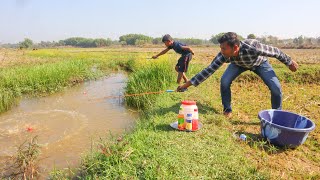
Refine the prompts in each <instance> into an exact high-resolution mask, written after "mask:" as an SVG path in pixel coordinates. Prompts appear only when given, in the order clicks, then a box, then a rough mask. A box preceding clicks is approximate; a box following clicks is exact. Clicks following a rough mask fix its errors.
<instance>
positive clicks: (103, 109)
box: [0, 74, 137, 172]
mask: <svg viewBox="0 0 320 180" xmlns="http://www.w3.org/2000/svg"><path fill="white" fill-rule="evenodd" d="M125 81H126V76H125V75H123V74H113V75H111V76H108V77H106V78H103V79H101V80H97V81H90V82H86V83H84V84H81V85H78V86H76V87H73V88H70V89H68V90H66V91H64V92H61V93H57V94H54V95H51V96H48V97H42V98H32V99H23V100H22V101H21V103H20V104H19V105H18V106H17V107H15V108H13V109H12V110H10V111H8V112H6V113H4V114H2V115H0V158H1V156H2V157H8V156H12V155H14V154H15V153H16V151H17V147H18V146H19V145H20V144H21V143H22V142H24V141H25V140H26V139H30V137H33V136H35V135H38V142H39V143H40V144H41V145H42V148H41V157H40V159H41V161H40V167H41V171H42V172H48V171H50V170H52V168H53V167H56V168H63V167H73V166H76V165H77V164H79V162H80V156H81V154H83V153H85V152H86V151H88V150H90V147H91V144H92V140H97V139H98V138H99V137H107V136H108V135H109V134H110V132H111V133H112V134H120V133H121V132H123V131H124V130H126V129H130V127H132V125H133V122H134V119H135V118H136V117H137V115H136V114H134V112H132V111H130V110H128V109H126V108H125V107H124V106H123V103H122V102H119V101H122V99H118V98H116V99H103V97H106V96H110V95H119V93H120V94H121V93H122V92H123V88H124V86H125ZM101 98H102V100H101ZM95 99H99V100H95Z"/></svg>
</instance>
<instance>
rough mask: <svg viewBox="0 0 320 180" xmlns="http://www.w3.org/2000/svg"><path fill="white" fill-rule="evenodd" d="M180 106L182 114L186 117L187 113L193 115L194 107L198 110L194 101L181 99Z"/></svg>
mask: <svg viewBox="0 0 320 180" xmlns="http://www.w3.org/2000/svg"><path fill="white" fill-rule="evenodd" d="M180 107H181V108H182V109H183V114H184V117H185V118H186V117H187V114H192V117H193V114H194V110H195V109H197V112H198V107H197V104H196V102H195V101H182V102H181V106H180ZM197 114H198V113H197ZM194 119H196V118H194Z"/></svg>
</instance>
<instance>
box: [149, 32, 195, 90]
mask: <svg viewBox="0 0 320 180" xmlns="http://www.w3.org/2000/svg"><path fill="white" fill-rule="evenodd" d="M162 42H163V43H164V44H165V45H166V47H167V48H166V49H165V50H163V51H161V52H160V53H159V54H157V55H155V56H152V58H153V59H156V58H158V57H159V56H161V55H163V54H165V53H167V52H168V51H169V50H170V49H173V50H174V51H175V52H176V53H178V54H181V57H180V58H179V59H178V63H177V64H176V67H175V69H176V71H177V72H178V78H177V83H178V84H180V82H181V79H182V78H183V80H184V82H185V83H186V82H187V81H188V78H187V76H186V74H185V73H186V72H187V71H188V66H189V62H190V61H191V59H192V55H194V52H193V51H192V49H191V48H190V47H188V46H187V45H185V44H182V43H180V42H178V41H174V40H173V39H172V37H171V36H170V35H169V34H166V35H164V36H163V37H162Z"/></svg>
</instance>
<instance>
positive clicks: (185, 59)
mask: <svg viewBox="0 0 320 180" xmlns="http://www.w3.org/2000/svg"><path fill="white" fill-rule="evenodd" d="M191 59H192V54H191V53H189V54H187V55H182V56H181V57H180V58H179V60H178V63H177V65H176V67H178V72H187V71H188V66H189V62H190V61H191Z"/></svg>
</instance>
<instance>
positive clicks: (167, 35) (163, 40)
mask: <svg viewBox="0 0 320 180" xmlns="http://www.w3.org/2000/svg"><path fill="white" fill-rule="evenodd" d="M172 40H173V39H172V37H171V36H170V35H169V34H166V35H164V36H163V37H162V42H163V43H164V42H166V41H172Z"/></svg>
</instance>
